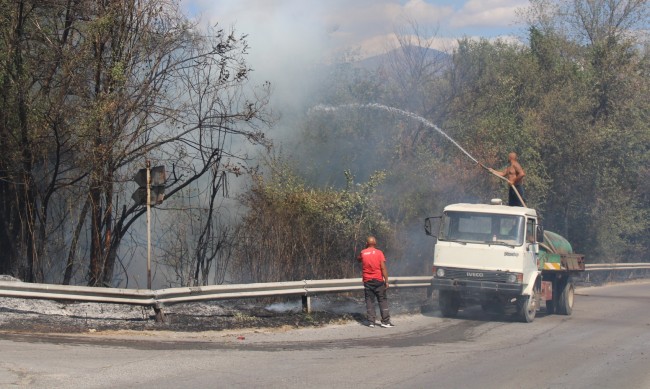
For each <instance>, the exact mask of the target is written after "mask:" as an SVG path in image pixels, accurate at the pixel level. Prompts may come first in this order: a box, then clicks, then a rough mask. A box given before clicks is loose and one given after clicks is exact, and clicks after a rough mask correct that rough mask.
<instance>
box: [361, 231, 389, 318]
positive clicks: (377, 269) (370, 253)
mask: <svg viewBox="0 0 650 389" xmlns="http://www.w3.org/2000/svg"><path fill="white" fill-rule="evenodd" d="M375 246H377V240H376V239H375V237H374V236H369V237H368V239H366V248H365V249H363V250H361V253H360V254H359V256H358V257H357V260H358V261H359V262H361V265H362V268H363V270H362V278H363V291H364V294H365V297H366V311H367V319H368V327H374V326H375V314H376V312H375V298H376V299H377V302H378V303H379V312H380V313H381V326H382V327H384V328H390V327H394V326H393V324H392V323H391V322H390V314H389V313H388V300H386V289H388V271H387V270H386V258H384V253H383V252H382V251H381V250H379V249H378V248H377V247H375Z"/></svg>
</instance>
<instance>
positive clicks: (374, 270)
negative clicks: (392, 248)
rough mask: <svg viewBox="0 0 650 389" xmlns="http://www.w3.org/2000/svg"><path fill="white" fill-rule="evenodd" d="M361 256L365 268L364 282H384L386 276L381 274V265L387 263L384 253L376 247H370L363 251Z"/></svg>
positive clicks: (363, 273)
mask: <svg viewBox="0 0 650 389" xmlns="http://www.w3.org/2000/svg"><path fill="white" fill-rule="evenodd" d="M359 256H360V257H361V264H362V267H363V272H362V276H363V282H368V281H370V280H379V281H383V280H384V275H383V274H382V273H381V264H382V262H385V261H386V258H384V253H383V252H382V251H381V250H379V249H377V248H375V247H368V248H367V249H363V250H361V254H359Z"/></svg>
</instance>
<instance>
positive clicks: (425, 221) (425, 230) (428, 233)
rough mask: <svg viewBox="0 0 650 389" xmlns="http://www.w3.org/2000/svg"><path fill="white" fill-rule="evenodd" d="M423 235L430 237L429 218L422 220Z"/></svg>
mask: <svg viewBox="0 0 650 389" xmlns="http://www.w3.org/2000/svg"><path fill="white" fill-rule="evenodd" d="M424 233H425V234H427V235H429V236H431V218H430V217H428V218H426V219H424Z"/></svg>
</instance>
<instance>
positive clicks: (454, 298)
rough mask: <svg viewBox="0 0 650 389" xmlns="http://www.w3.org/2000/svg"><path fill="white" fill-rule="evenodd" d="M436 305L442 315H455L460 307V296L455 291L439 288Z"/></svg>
mask: <svg viewBox="0 0 650 389" xmlns="http://www.w3.org/2000/svg"><path fill="white" fill-rule="evenodd" d="M438 305H439V306H440V311H441V312H442V316H444V317H456V315H457V314H458V308H459V307H460V297H459V296H458V293H457V292H452V291H450V290H441V291H440V294H439V296H438Z"/></svg>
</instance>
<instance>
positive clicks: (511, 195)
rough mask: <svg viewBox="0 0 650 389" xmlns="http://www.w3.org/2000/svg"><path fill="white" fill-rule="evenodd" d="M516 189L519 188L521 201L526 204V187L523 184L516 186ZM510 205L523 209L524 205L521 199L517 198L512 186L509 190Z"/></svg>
mask: <svg viewBox="0 0 650 389" xmlns="http://www.w3.org/2000/svg"><path fill="white" fill-rule="evenodd" d="M515 188H517V192H519V195H520V196H521V199H522V200H524V202H526V196H524V186H523V185H521V184H518V185H515ZM508 205H510V206H511V207H523V206H524V205H523V204H522V203H521V201H519V197H517V193H515V191H514V189H512V186H511V187H510V189H509V190H508Z"/></svg>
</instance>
